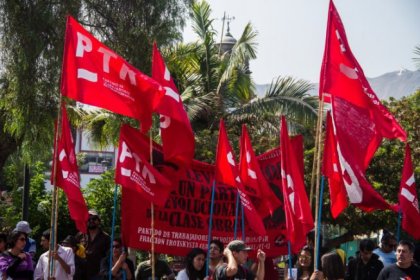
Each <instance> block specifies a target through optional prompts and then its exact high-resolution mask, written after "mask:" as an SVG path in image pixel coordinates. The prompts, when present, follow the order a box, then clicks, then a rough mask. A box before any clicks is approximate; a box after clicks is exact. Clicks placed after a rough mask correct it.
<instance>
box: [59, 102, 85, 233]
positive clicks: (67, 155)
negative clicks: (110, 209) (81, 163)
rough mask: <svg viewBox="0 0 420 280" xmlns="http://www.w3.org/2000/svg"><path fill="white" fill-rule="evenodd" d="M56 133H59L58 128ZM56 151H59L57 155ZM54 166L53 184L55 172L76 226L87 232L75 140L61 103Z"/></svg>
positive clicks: (64, 108)
mask: <svg viewBox="0 0 420 280" xmlns="http://www.w3.org/2000/svg"><path fill="white" fill-rule="evenodd" d="M55 135H57V128H56V132H55ZM54 139H56V138H54ZM55 151H57V153H58V154H57V155H56V154H55ZM52 166H53V167H52V171H51V184H54V174H55V184H56V185H57V186H58V187H60V188H62V189H63V191H64V193H65V194H66V196H67V204H68V207H69V212H70V217H71V218H72V219H73V220H74V222H75V224H76V228H77V229H78V230H79V231H80V232H83V233H86V224H87V220H88V218H89V214H88V209H87V206H86V202H85V199H84V198H83V194H82V191H81V189H80V177H79V170H78V167H77V161H76V154H75V152H74V142H73V137H72V135H71V131H70V125H69V121H68V119H67V112H66V107H65V106H64V104H61V134H59V136H58V140H57V148H55V149H54V158H53V165H52ZM54 167H56V171H54Z"/></svg>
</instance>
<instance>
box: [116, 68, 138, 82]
mask: <svg viewBox="0 0 420 280" xmlns="http://www.w3.org/2000/svg"><path fill="white" fill-rule="evenodd" d="M127 75H128V78H129V80H130V84H132V85H133V86H135V85H136V84H137V82H136V73H135V72H134V71H133V70H131V69H129V68H128V66H127V65H125V64H123V65H122V66H121V69H120V79H121V80H124V81H125V80H126V78H127Z"/></svg>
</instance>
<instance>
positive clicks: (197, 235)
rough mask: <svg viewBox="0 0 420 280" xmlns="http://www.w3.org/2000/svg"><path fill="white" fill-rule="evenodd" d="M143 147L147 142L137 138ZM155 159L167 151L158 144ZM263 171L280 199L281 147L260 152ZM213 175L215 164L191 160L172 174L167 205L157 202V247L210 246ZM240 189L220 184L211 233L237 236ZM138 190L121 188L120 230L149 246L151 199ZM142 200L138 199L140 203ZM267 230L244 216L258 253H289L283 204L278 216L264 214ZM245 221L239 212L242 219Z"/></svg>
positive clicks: (132, 243) (179, 250)
mask: <svg viewBox="0 0 420 280" xmlns="http://www.w3.org/2000/svg"><path fill="white" fill-rule="evenodd" d="M139 142H140V143H143V144H144V146H145V147H144V149H145V150H147V149H148V147H149V144H148V141H143V139H140V140H139ZM153 159H154V160H153V161H154V164H157V165H161V164H162V163H163V164H164V162H163V156H162V154H161V149H160V147H159V145H157V144H156V145H154V152H153ZM257 159H258V162H259V164H260V166H261V170H262V171H263V174H264V176H265V178H266V180H267V181H268V182H269V185H270V188H271V189H272V190H273V192H274V193H275V195H277V197H279V198H281V176H280V173H281V172H280V153H279V148H276V149H273V150H271V151H268V152H266V153H264V154H262V155H259V156H258V157H257ZM214 178H215V167H214V166H213V165H209V164H206V163H203V162H198V161H195V160H194V161H193V163H192V165H191V166H190V167H188V168H186V170H185V172H182V173H181V174H180V176H179V177H177V178H172V177H171V181H172V182H173V184H175V186H176V187H175V188H174V190H173V191H172V192H171V193H170V195H169V198H168V199H167V201H166V203H165V206H164V207H159V206H155V207H154V223H155V229H156V231H155V232H156V237H157V239H156V242H155V250H156V252H160V253H164V254H172V255H186V254H188V252H189V251H190V250H191V249H192V248H194V247H200V248H207V241H208V239H207V235H208V231H209V217H210V201H211V190H212V185H213V182H214ZM236 194H237V191H236V189H235V188H232V187H231V186H227V185H223V184H216V188H215V196H214V197H215V200H214V210H213V211H214V214H213V220H212V221H213V226H212V238H215V239H219V240H221V241H222V242H223V243H224V244H228V243H229V242H230V241H231V240H232V239H233V231H234V222H235V208H236ZM143 200H144V199H143V198H142V196H141V195H140V194H139V193H138V192H134V191H132V190H131V189H129V188H122V201H121V205H122V208H121V233H122V236H123V240H124V242H126V245H127V246H128V247H132V248H136V249H141V250H150V233H151V230H150V224H151V206H150V203H144V202H142V201H143ZM139 201H140V202H139ZM256 207H257V206H256ZM263 221H264V225H265V227H266V229H267V232H266V235H260V234H257V233H255V232H254V231H253V230H252V229H251V228H250V226H249V224H248V219H246V220H245V236H246V243H247V245H249V246H251V247H252V248H253V250H252V251H251V252H250V255H253V256H255V254H256V252H257V249H259V248H260V249H263V250H264V251H265V252H266V253H267V256H271V257H277V256H279V255H284V254H287V240H286V239H285V223H284V212H283V207H282V206H281V205H279V206H278V207H277V208H276V209H275V211H274V215H272V216H271V215H267V216H265V217H263ZM238 223H239V225H240V224H242V222H241V216H239V220H238Z"/></svg>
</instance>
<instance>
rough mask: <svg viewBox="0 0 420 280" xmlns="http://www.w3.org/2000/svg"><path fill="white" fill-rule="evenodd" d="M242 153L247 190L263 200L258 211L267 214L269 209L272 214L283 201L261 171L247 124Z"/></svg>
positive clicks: (240, 164)
mask: <svg viewBox="0 0 420 280" xmlns="http://www.w3.org/2000/svg"><path fill="white" fill-rule="evenodd" d="M240 146H241V154H240V163H239V172H240V178H241V181H242V184H243V185H244V187H245V189H244V190H245V191H246V192H247V193H248V194H249V195H253V196H256V197H258V198H260V199H261V200H262V202H263V203H261V206H262V207H260V208H259V209H258V213H260V215H261V216H265V215H266V212H267V211H264V210H265V209H267V210H268V212H269V213H270V214H271V215H272V214H273V211H274V209H275V208H276V207H278V206H279V205H280V204H281V203H280V201H279V200H278V199H277V196H276V195H275V194H274V193H273V192H272V190H271V189H270V186H269V185H268V182H267V180H266V179H265V177H264V175H263V173H262V172H261V168H260V165H259V164H258V160H257V157H256V156H255V153H254V150H253V149H252V144H251V140H250V139H249V135H248V131H247V129H246V126H245V125H242V135H241V145H240Z"/></svg>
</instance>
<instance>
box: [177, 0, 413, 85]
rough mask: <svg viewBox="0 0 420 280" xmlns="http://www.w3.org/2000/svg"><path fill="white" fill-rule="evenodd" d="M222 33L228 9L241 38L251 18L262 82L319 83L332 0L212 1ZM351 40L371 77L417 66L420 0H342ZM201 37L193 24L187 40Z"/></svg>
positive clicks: (256, 70) (233, 28) (255, 63)
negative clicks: (285, 78)
mask: <svg viewBox="0 0 420 280" xmlns="http://www.w3.org/2000/svg"><path fill="white" fill-rule="evenodd" d="M208 2H209V3H210V6H211V8H212V11H213V12H212V17H213V18H215V21H214V24H213V26H214V28H215V29H216V30H217V31H218V33H219V36H220V33H221V28H222V21H221V20H220V19H221V18H222V17H223V12H226V13H227V14H228V15H230V16H234V17H235V20H233V21H232V22H231V24H230V29H231V33H232V35H233V36H234V37H236V38H238V37H239V36H240V34H241V32H242V30H243V28H244V27H245V25H246V24H247V23H248V22H251V23H252V25H253V27H254V29H255V30H257V31H258V33H259V35H258V38H257V41H258V44H259V45H258V57H257V59H256V60H255V61H252V62H251V71H252V72H253V78H254V80H255V82H256V83H258V84H263V83H270V82H271V80H272V79H274V78H276V77H278V76H286V75H287V76H293V77H295V78H300V79H305V80H308V81H311V82H318V79H319V72H320V67H321V62H322V56H323V52H324V44H325V30H326V23H327V12H328V3H329V1H328V0H208ZM334 3H335V5H336V7H337V10H338V12H339V13H340V16H341V19H342V21H343V23H344V27H345V29H346V33H347V39H348V41H349V44H350V47H351V49H352V51H353V54H354V55H355V56H356V59H357V60H358V61H359V63H360V65H361V66H362V68H363V70H364V72H365V74H366V76H368V77H371V78H372V77H377V76H379V75H381V74H384V73H387V72H391V71H397V70H400V69H401V68H406V69H410V70H414V69H415V67H414V63H413V61H412V58H413V57H414V54H413V50H414V47H415V46H416V45H420V14H419V12H420V0H336V1H334ZM193 40H196V37H195V35H194V34H193V32H192V29H191V26H190V24H189V23H188V25H187V27H186V28H185V30H184V41H185V42H190V41H193Z"/></svg>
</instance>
